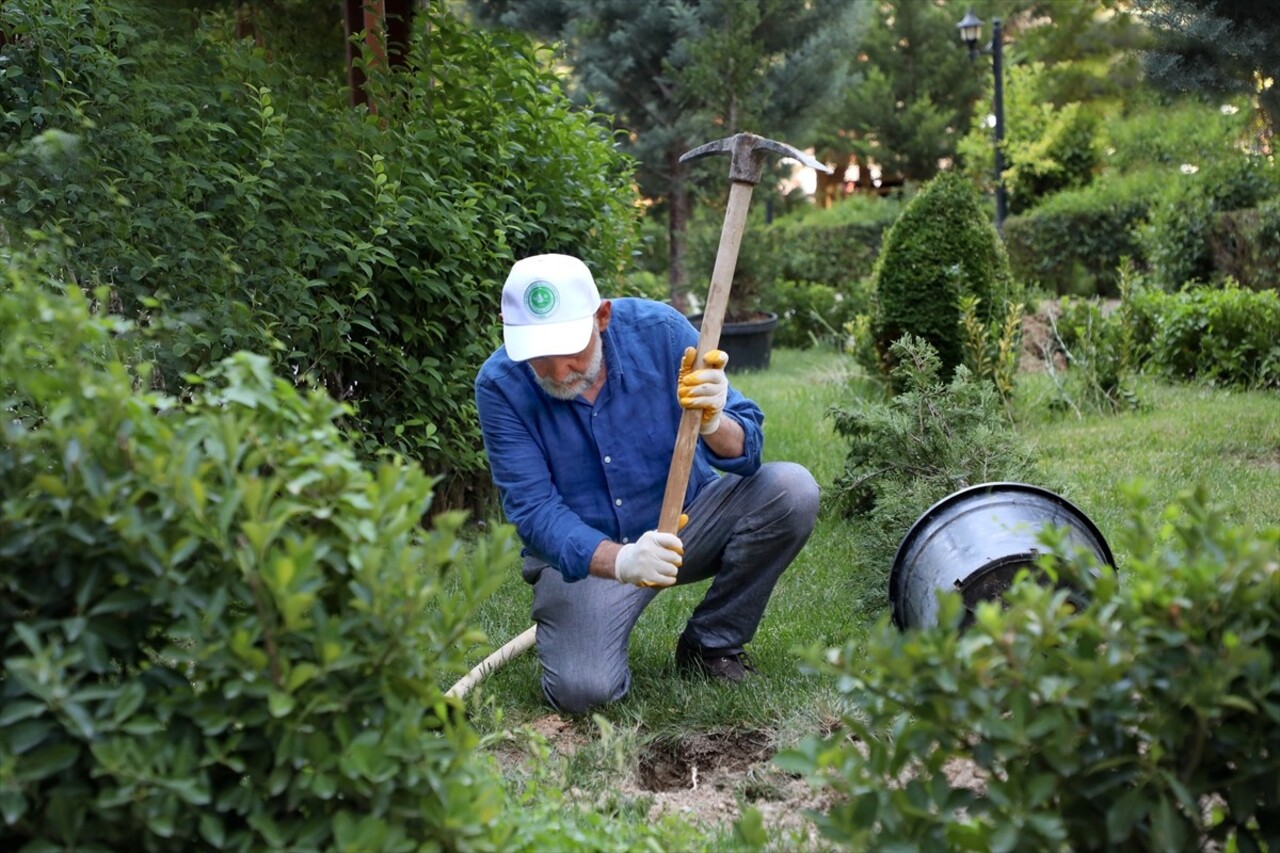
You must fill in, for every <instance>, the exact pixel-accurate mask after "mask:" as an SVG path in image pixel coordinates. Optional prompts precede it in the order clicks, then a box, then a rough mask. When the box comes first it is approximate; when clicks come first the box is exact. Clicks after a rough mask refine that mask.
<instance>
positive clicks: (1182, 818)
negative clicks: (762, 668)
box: [777, 489, 1280, 851]
mask: <svg viewBox="0 0 1280 853" xmlns="http://www.w3.org/2000/svg"><path fill="white" fill-rule="evenodd" d="M1128 500H1129V506H1130V520H1129V523H1128V526H1127V528H1126V529H1125V530H1124V531H1122V533H1121V535H1120V536H1119V537H1117V538H1116V540H1115V541H1116V542H1117V544H1118V545H1119V548H1118V549H1117V555H1118V556H1119V557H1120V560H1121V564H1122V566H1123V572H1122V575H1123V582H1121V577H1120V576H1118V575H1117V574H1116V572H1114V571H1113V570H1112V569H1111V568H1110V567H1107V566H1098V565H1095V564H1093V555H1091V554H1081V555H1079V556H1078V557H1077V558H1067V559H1062V560H1060V561H1058V562H1057V564H1056V566H1055V565H1051V562H1052V561H1049V560H1044V561H1043V564H1042V568H1043V570H1045V571H1048V572H1054V573H1057V576H1058V577H1059V578H1062V579H1069V580H1070V583H1071V585H1072V586H1073V587H1075V588H1076V589H1077V590H1081V591H1083V606H1081V599H1080V598H1079V597H1077V599H1076V600H1075V602H1073V601H1072V600H1071V593H1070V592H1069V591H1067V590H1059V589H1054V588H1053V587H1050V586H1045V585H1042V584H1040V583H1035V582H1025V577H1026V576H1025V575H1024V582H1019V583H1015V584H1014V585H1013V586H1012V587H1011V588H1010V589H1009V590H1008V591H1007V592H1006V593H1005V594H1004V600H1003V601H1002V602H985V603H982V604H980V605H979V606H978V608H977V612H976V619H975V621H974V622H973V624H972V625H971V626H969V627H967V628H965V629H963V630H962V629H961V628H960V626H961V622H962V619H963V618H964V615H965V610H964V607H963V603H962V601H961V599H960V596H959V594H958V593H952V592H942V593H940V597H941V599H942V601H941V602H940V604H941V614H942V615H941V618H940V622H939V624H938V626H936V627H930V628H925V629H913V630H910V631H906V632H904V631H900V630H899V629H897V628H896V627H894V626H893V625H891V624H890V622H889V620H888V619H887V618H884V619H881V620H880V622H879V623H878V624H877V626H876V627H875V629H874V630H873V631H872V634H871V636H870V637H868V638H865V639H862V640H859V641H857V642H856V643H854V642H851V643H849V644H847V645H846V646H844V647H842V648H836V649H830V650H827V651H825V652H822V651H815V652H813V653H812V654H811V655H810V656H809V663H810V665H811V666H812V667H814V668H815V669H816V670H818V671H820V672H822V673H825V674H829V675H832V676H835V677H837V678H838V681H837V683H838V684H839V685H840V687H839V690H840V692H841V693H842V694H843V695H844V696H845V697H846V698H847V699H848V701H849V702H850V706H851V708H850V710H849V711H848V713H846V714H845V715H844V717H843V724H842V726H841V727H840V728H839V729H838V730H837V731H836V732H834V733H833V734H832V735H831V736H829V737H813V738H810V739H808V740H806V741H805V742H803V743H802V744H800V746H799V747H798V748H796V749H794V750H791V751H788V752H787V753H784V754H782V755H780V756H779V758H778V759H777V762H778V764H780V765H781V766H782V767H783V768H785V769H787V770H790V771H792V772H798V773H803V774H805V775H806V776H807V777H808V778H810V779H811V780H812V781H813V782H814V783H815V784H819V785H824V786H828V787H830V788H832V789H834V791H836V792H838V794H839V795H840V796H839V797H838V798H837V799H836V802H835V805H834V806H832V807H831V808H829V809H827V810H826V811H825V813H824V814H821V815H819V816H818V824H819V828H820V830H821V831H822V833H823V835H824V836H825V837H826V838H827V839H829V840H830V841H832V842H834V843H836V844H838V845H840V846H842V847H848V848H849V849H864V848H868V847H874V848H877V849H884V848H894V849H897V848H902V849H913V850H938V851H942V850H948V851H950V850H962V851H968V850H973V851H1011V850H1102V849H1129V850H1152V851H1170V850H1203V849H1224V850H1267V849H1272V850H1274V849H1275V848H1276V846H1277V845H1280V788H1278V787H1277V785H1276V766H1275V765H1276V756H1277V755H1280V726H1277V725H1276V721H1277V720H1278V719H1280V664H1278V663H1277V662H1278V661H1280V529H1277V528H1270V529H1265V530H1261V531H1249V530H1244V529H1241V528H1237V527H1231V526H1228V525H1227V524H1225V523H1224V521H1223V516H1222V514H1221V512H1220V511H1219V510H1218V509H1216V508H1214V507H1212V506H1209V505H1208V504H1207V503H1206V498H1205V493H1204V491H1203V489H1196V490H1194V491H1192V492H1189V493H1187V494H1186V495H1184V496H1182V497H1180V498H1179V499H1178V501H1177V503H1175V504H1174V505H1172V506H1170V507H1169V508H1168V509H1167V510H1165V511H1164V512H1163V513H1160V512H1159V509H1160V508H1159V507H1155V506H1153V505H1152V504H1151V499H1150V496H1149V495H1148V494H1145V493H1144V492H1142V491H1141V490H1139V489H1133V490H1131V491H1130V494H1129V498H1128ZM1042 535H1043V538H1044V541H1045V544H1046V546H1048V550H1050V551H1053V550H1054V549H1055V548H1056V547H1057V546H1058V545H1060V544H1061V543H1060V542H1058V541H1057V537H1058V536H1060V535H1061V532H1060V531H1054V530H1052V529H1050V530H1047V531H1045V532H1044V533H1043V534H1042Z"/></svg>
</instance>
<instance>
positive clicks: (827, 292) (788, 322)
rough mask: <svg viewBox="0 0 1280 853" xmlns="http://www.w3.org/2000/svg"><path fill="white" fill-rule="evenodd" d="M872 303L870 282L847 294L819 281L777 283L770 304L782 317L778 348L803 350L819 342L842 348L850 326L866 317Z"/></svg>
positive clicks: (775, 336) (775, 338)
mask: <svg viewBox="0 0 1280 853" xmlns="http://www.w3.org/2000/svg"><path fill="white" fill-rule="evenodd" d="M870 302H871V287H870V280H864V281H863V282H862V283H861V285H855V286H851V287H849V288H847V290H843V291H842V290H838V289H836V288H835V287H832V286H831V285H829V284H822V283H820V282H816V281H791V280H789V279H783V280H781V281H779V282H776V283H775V285H774V287H773V288H772V291H771V293H770V294H769V303H768V304H769V308H770V310H771V311H773V312H774V313H775V314H777V315H778V327H777V329H775V330H774V333H773V343H774V346H780V347H795V348H797V349H803V348H806V347H811V346H814V345H815V344H817V343H819V342H828V343H834V344H836V345H839V344H840V342H841V341H842V340H843V338H844V328H845V326H846V324H848V323H851V322H853V320H854V318H855V317H856V316H857V315H858V314H863V313H866V311H867V310H868V308H869V307H870Z"/></svg>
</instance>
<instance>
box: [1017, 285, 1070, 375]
mask: <svg viewBox="0 0 1280 853" xmlns="http://www.w3.org/2000/svg"><path fill="white" fill-rule="evenodd" d="M1061 313H1062V306H1061V305H1059V304H1058V303H1057V302H1053V301H1050V300H1044V301H1043V302H1041V303H1040V305H1039V306H1037V308H1036V311H1035V313H1033V314H1024V315H1023V317H1022V352H1021V354H1020V355H1019V359H1018V369H1019V370H1020V371H1022V372H1023V373H1041V372H1043V371H1044V370H1045V365H1046V364H1048V363H1049V360H1050V359H1052V362H1053V366H1054V368H1055V369H1057V370H1061V369H1062V368H1065V367H1066V359H1065V358H1064V357H1063V355H1062V352H1061V351H1060V350H1059V349H1058V346H1057V342H1056V341H1055V340H1054V334H1053V322H1054V321H1055V320H1057V318H1058V316H1059V315H1060V314H1061Z"/></svg>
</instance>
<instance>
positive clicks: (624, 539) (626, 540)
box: [622, 536, 631, 545]
mask: <svg viewBox="0 0 1280 853" xmlns="http://www.w3.org/2000/svg"><path fill="white" fill-rule="evenodd" d="M630 541H631V540H630V539H628V538H627V537H626V536H623V537H622V544H623V545H626V544H627V543H628V542H630Z"/></svg>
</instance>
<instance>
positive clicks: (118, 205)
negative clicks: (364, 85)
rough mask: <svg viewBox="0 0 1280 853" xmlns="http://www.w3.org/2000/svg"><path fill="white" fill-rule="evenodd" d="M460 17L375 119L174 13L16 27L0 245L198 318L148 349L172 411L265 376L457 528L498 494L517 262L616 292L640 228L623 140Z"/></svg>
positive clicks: (399, 81)
mask: <svg viewBox="0 0 1280 853" xmlns="http://www.w3.org/2000/svg"><path fill="white" fill-rule="evenodd" d="M446 6H447V4H442V3H431V4H426V5H425V7H424V8H423V9H422V10H420V12H419V14H417V15H416V16H415V21H416V23H415V26H416V31H415V33H416V35H415V38H414V47H413V54H412V56H411V67H412V68H413V69H414V70H413V71H412V73H386V72H381V71H378V70H377V69H373V68H371V69H368V70H369V73H370V81H371V82H370V86H371V88H372V93H373V100H374V102H375V103H376V104H377V105H378V113H377V115H376V116H375V115H371V114H368V113H366V112H363V111H356V110H353V109H351V108H350V107H349V106H348V105H347V103H346V99H345V97H344V95H345V93H344V92H342V91H341V90H340V89H338V88H337V87H336V86H333V85H331V84H329V83H328V82H323V81H321V82H317V81H314V80H312V79H309V78H307V77H306V76H305V75H304V74H301V73H299V72H298V71H297V69H296V68H295V67H294V66H293V65H292V64H291V62H290V58H289V57H288V56H287V55H286V54H285V53H284V52H282V51H280V50H278V49H273V50H272V52H271V53H270V54H268V52H267V51H266V50H264V49H260V48H254V47H252V46H251V45H249V44H247V43H242V42H228V41H225V40H224V39H223V38H222V36H221V34H220V32H219V31H218V30H217V28H216V27H213V28H201V29H197V30H196V31H194V32H192V31H190V30H184V29H182V28H181V26H180V22H183V21H186V20H187V19H186V18H175V17H174V16H172V15H171V14H169V10H168V6H167V5H166V4H149V3H147V2H145V0H101V2H89V0H12V2H7V3H4V4H3V5H0V32H4V33H5V34H6V36H7V42H6V45H5V47H4V53H5V59H6V60H7V62H6V65H5V68H4V80H5V87H4V88H3V92H2V93H0V98H3V106H4V109H5V111H6V116H7V121H6V123H5V125H4V127H3V129H0V164H3V168H0V227H3V229H4V230H5V231H6V232H7V233H8V234H9V235H10V237H11V238H13V239H15V240H16V239H21V238H22V237H23V234H24V229H26V228H38V229H40V230H41V231H43V232H45V233H47V234H53V235H58V234H61V235H65V236H66V238H67V243H68V245H67V250H66V263H67V266H68V267H69V268H70V269H71V270H72V271H73V272H74V274H75V276H76V278H77V279H78V280H81V281H103V282H107V283H109V284H110V285H111V286H112V288H113V292H114V293H113V297H112V298H113V300H115V303H114V304H117V305H118V306H119V308H120V310H121V311H122V312H123V313H124V314H125V315H126V316H130V317H137V318H139V319H146V318H147V317H149V316H152V315H153V314H154V311H155V310H156V308H155V304H154V302H153V301H152V300H156V299H158V300H160V308H159V310H161V311H163V312H165V313H166V314H169V315H171V316H173V317H182V318H184V319H185V320H186V327H185V330H184V331H183V332H182V333H181V334H179V335H177V336H176V337H175V338H173V339H172V340H165V341H157V349H158V351H157V353H156V356H155V357H156V360H157V363H158V365H159V368H160V371H159V375H158V377H157V379H162V380H163V381H164V382H165V383H166V386H167V387H169V388H172V389H173V390H175V391H178V390H180V387H181V384H182V382H183V377H184V375H185V374H187V373H190V372H196V371H198V370H200V369H202V368H203V367H205V366H207V365H211V364H215V363H217V362H218V361H219V360H220V359H221V358H223V357H224V356H226V355H228V354H229V353H231V352H234V351H235V350H237V349H240V348H246V349H250V350H253V351H257V352H264V353H270V354H271V358H272V363H273V367H274V368H275V369H276V370H277V371H278V372H279V373H280V374H281V375H286V376H296V377H298V378H299V380H300V381H302V380H303V379H306V378H311V379H314V380H316V381H318V382H320V383H321V384H323V386H324V387H325V388H327V389H328V390H329V391H330V393H331V394H332V395H333V396H334V397H335V398H337V399H340V400H344V401H346V402H348V403H349V404H351V406H352V407H353V411H352V412H351V413H350V414H348V415H347V417H346V420H345V422H346V423H347V424H348V425H349V426H350V427H351V432H352V434H358V435H361V436H363V437H364V438H363V439H362V441H363V444H362V446H363V448H364V450H365V452H367V453H372V452H374V451H375V450H376V449H377V448H379V447H382V446H390V447H394V448H395V449H397V450H399V451H401V452H403V453H404V454H405V455H407V456H410V457H411V458H414V459H416V460H418V461H420V462H421V463H422V464H423V465H424V466H425V467H426V468H427V470H430V471H433V472H435V473H437V474H440V475H442V476H443V477H444V478H445V479H444V480H443V481H442V482H441V484H440V486H439V488H438V490H437V491H438V497H440V496H441V495H443V496H444V499H445V502H446V503H449V504H451V505H459V504H462V503H470V502H471V501H470V500H469V498H470V497H474V495H475V493H476V492H477V491H478V492H484V491H486V490H487V488H488V477H487V475H486V474H485V461H484V457H483V453H482V445H481V442H480V438H479V433H478V429H477V427H476V420H475V415H474V404H473V402H472V394H471V383H472V381H473V379H474V376H475V372H476V370H477V369H478V367H479V365H480V363H481V362H482V361H483V359H484V358H485V357H486V356H487V355H488V354H489V352H490V351H491V350H492V348H493V347H494V346H496V344H497V335H498V332H497V330H498V324H497V308H498V294H499V291H500V287H499V283H500V282H501V281H502V279H503V278H504V277H505V273H506V270H507V268H508V267H509V265H510V263H511V261H512V259H513V258H514V257H516V256H520V255H524V254H531V253H535V252H542V251H569V252H573V253H575V254H580V255H582V256H584V257H585V258H586V259H587V261H588V262H589V263H590V264H591V265H592V267H593V268H594V269H595V270H597V271H598V273H599V274H600V277H601V279H602V280H604V281H605V282H606V283H607V282H609V281H610V280H611V279H612V278H613V277H614V276H615V274H616V273H617V272H619V271H620V270H621V268H622V267H623V266H624V262H625V259H626V258H627V255H628V249H629V243H630V240H631V239H632V231H633V226H634V218H635V211H634V209H633V207H632V206H631V204H630V200H631V198H632V190H631V188H630V181H629V176H628V170H629V163H628V161H626V160H625V159H624V158H622V157H621V156H620V155H619V154H618V153H617V152H616V150H615V147H614V145H613V139H612V134H611V131H610V130H608V129H607V128H606V127H605V126H604V125H603V123H601V122H598V121H596V117H595V116H594V115H593V114H591V113H589V112H582V111H577V110H574V109H571V107H570V104H569V101H568V99H567V98H566V97H565V96H564V95H563V93H562V92H561V90H560V87H559V83H558V80H557V78H556V76H555V74H554V72H553V71H552V70H551V69H550V68H549V63H548V62H547V58H546V55H544V54H539V53H537V52H536V51H535V50H534V48H533V47H532V46H531V44H530V43H529V42H528V41H527V40H525V39H523V38H522V37H520V36H517V35H515V34H512V33H503V34H490V33H484V32H480V31H473V30H470V29H468V28H467V27H466V26H464V25H463V24H462V23H461V22H460V21H459V20H458V19H456V18H454V17H453V16H452V15H450V14H449V13H448V12H447V8H446ZM163 25H168V26H170V28H169V29H162V26H163ZM428 32H429V33H430V36H429V38H428V37H427V33H428ZM428 45H429V49H428ZM60 140H61V141H66V140H70V144H50V143H51V141H53V142H58V141H60Z"/></svg>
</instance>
